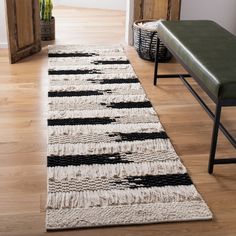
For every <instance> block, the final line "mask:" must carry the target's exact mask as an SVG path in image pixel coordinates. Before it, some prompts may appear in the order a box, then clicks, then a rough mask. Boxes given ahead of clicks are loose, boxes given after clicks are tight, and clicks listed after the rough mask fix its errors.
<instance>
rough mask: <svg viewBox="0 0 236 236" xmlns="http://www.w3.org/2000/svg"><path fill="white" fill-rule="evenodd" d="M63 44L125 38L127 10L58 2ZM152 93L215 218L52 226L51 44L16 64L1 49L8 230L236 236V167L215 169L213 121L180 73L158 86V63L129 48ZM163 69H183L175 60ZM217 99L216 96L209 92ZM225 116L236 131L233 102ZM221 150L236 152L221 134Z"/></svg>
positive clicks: (0, 156)
mask: <svg viewBox="0 0 236 236" xmlns="http://www.w3.org/2000/svg"><path fill="white" fill-rule="evenodd" d="M54 16H55V18H56V27H57V28H56V35H57V36H56V37H57V40H56V42H55V43H56V44H85V43H86V44H120V43H124V42H123V41H124V40H123V39H124V23H125V13H124V12H119V11H105V10H95V9H77V8H63V7H61V8H56V9H55V10H54ZM125 48H126V51H127V55H128V57H129V59H130V61H131V63H132V65H133V66H134V69H135V71H136V73H137V75H138V76H139V78H140V80H141V83H142V85H143V87H144V89H145V90H146V92H147V95H148V97H149V98H150V99H151V102H152V103H153V105H154V106H155V109H156V111H157V113H158V115H159V117H160V119H161V122H162V124H163V125H164V127H165V129H166V131H167V133H168V135H169V136H170V138H171V140H172V142H173V144H174V147H175V149H176V151H177V153H178V154H179V155H180V157H181V159H182V160H183V162H184V164H185V166H186V167H187V169H188V171H189V173H190V175H191V177H192V179H193V182H194V183H195V185H196V187H197V188H198V190H199V191H200V193H201V194H202V196H203V198H204V199H205V200H206V202H207V203H208V205H209V207H210V208H211V210H212V211H213V214H214V220H213V221H198V222H183V223H168V224H153V225H146V226H132V227H128V226H123V227H110V228H99V229H87V230H73V231H62V232H50V233H46V232H45V199H46V142H47V135H46V116H47V114H46V113H47V86H48V80H47V48H46V47H44V48H43V50H42V51H41V52H40V53H38V54H37V55H35V56H32V57H30V58H28V59H25V60H23V61H22V62H20V63H18V64H14V65H10V64H8V57H7V52H6V50H4V49H1V50H0V81H1V87H0V130H1V133H0V235H1V236H10V235H11V236H13V235H22V236H31V235H46V234H50V235H68V236H70V235H81V236H91V235H93V236H98V235H103V236H110V235H112V236H118V235H119V236H120V235H122V236H132V235H136V236H141V235H144V236H154V235H162V236H165V235H171V236H172V235H174V236H179V235H181V236H187V235H188V236H189V235H191V236H194V235H196V236H198V235H201V236H205V235H207V236H213V235H214V236H222V235H225V236H231V235H232V236H233V235H236V224H235V222H236V174H235V173H236V165H224V166H223V165H222V166H217V167H216V168H215V174H214V175H208V174H207V162H208V153H209V147H210V139H211V129H212V121H211V120H210V118H209V117H208V116H207V114H206V113H205V112H204V111H203V109H202V108H201V107H200V105H198V103H197V102H196V101H195V99H194V98H193V97H192V95H191V94H190V93H189V92H188V91H187V89H186V88H185V87H184V85H183V84H182V83H181V81H179V80H178V79H161V80H160V81H159V85H158V87H154V86H153V85H152V75H153V63H151V62H147V61H144V60H141V59H140V58H139V57H138V56H137V54H136V52H135V50H134V49H133V48H132V47H127V46H126V47H125ZM160 70H161V72H163V73H164V72H168V73H172V72H173V73H174V72H179V71H182V68H181V67H180V66H179V65H178V64H176V63H175V62H174V61H172V62H170V63H168V64H162V65H161V66H160ZM201 94H202V95H203V97H204V98H205V99H206V100H207V102H208V104H211V103H210V101H209V99H207V97H206V96H205V95H204V94H203V93H201ZM223 120H224V122H225V123H226V124H227V126H228V127H229V128H230V130H232V131H233V132H234V135H235V134H236V111H235V109H233V108H227V109H224V111H223ZM218 153H219V155H220V154H224V155H233V154H234V155H235V150H234V149H233V148H232V147H231V145H230V144H229V143H228V142H227V141H226V140H225V138H223V136H222V135H221V134H220V142H219V148H218Z"/></svg>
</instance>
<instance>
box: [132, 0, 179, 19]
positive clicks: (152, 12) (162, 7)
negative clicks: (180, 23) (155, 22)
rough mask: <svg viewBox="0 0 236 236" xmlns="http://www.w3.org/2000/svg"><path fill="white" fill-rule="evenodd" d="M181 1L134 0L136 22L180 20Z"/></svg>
mask: <svg viewBox="0 0 236 236" xmlns="http://www.w3.org/2000/svg"><path fill="white" fill-rule="evenodd" d="M180 7H181V0H134V20H141V19H164V20H166V19H168V20H179V16H180Z"/></svg>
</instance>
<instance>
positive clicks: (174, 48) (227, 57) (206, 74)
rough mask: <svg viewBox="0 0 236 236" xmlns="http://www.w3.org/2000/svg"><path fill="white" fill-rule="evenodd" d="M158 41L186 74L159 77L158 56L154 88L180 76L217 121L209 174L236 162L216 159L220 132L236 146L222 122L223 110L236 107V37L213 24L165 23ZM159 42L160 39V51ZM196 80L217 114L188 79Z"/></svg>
mask: <svg viewBox="0 0 236 236" xmlns="http://www.w3.org/2000/svg"><path fill="white" fill-rule="evenodd" d="M158 38H159V39H160V40H161V41H162V42H163V43H164V44H165V46H166V47H167V48H168V49H169V51H170V52H171V53H172V54H173V55H174V56H175V57H176V59H177V60H178V61H179V62H180V63H181V64H182V65H183V67H184V68H185V69H186V70H187V72H188V73H189V74H187V75H158V61H157V57H156V62H155V71H154V85H156V83H157V79H158V78H168V77H171V78H173V77H180V79H182V81H183V82H184V84H185V85H186V86H187V87H188V89H189V90H190V92H192V93H193V95H194V96H195V97H196V98H197V100H198V101H199V102H200V104H201V105H202V106H203V108H204V109H205V110H206V111H207V112H208V114H209V115H210V116H211V118H213V119H214V128H213V134H212V145H211V151H210V158H209V167H208V172H209V173H212V172H213V166H214V164H226V163H236V158H224V159H215V153H216V146H217V137H218V129H219V128H220V129H221V130H222V132H223V133H224V134H225V136H226V137H227V138H228V139H229V141H230V142H231V144H232V145H233V146H234V147H236V141H235V139H234V137H232V135H231V134H230V133H229V132H228V131H227V130H226V128H225V127H224V126H223V125H222V124H221V123H220V115H221V107H222V106H235V105H236V37H235V36H234V35H232V34H231V33H230V32H228V31H226V30H225V29H224V28H222V27H221V26H219V25H218V24H216V23H215V22H213V21H162V22H160V23H159V25H158ZM160 40H157V52H156V55H158V48H159V43H160ZM186 77H193V78H194V79H195V80H196V81H197V82H198V84H199V85H200V86H201V87H202V89H203V90H204V91H205V92H206V93H207V94H208V95H209V97H210V98H211V99H212V100H213V101H214V102H215V103H216V111H215V114H214V113H213V112H211V110H210V109H209V108H208V107H207V105H206V104H205V103H204V101H203V100H202V99H201V97H200V96H199V95H198V94H197V93H196V92H195V91H194V89H193V88H192V87H191V85H190V84H189V83H188V81H187V80H186Z"/></svg>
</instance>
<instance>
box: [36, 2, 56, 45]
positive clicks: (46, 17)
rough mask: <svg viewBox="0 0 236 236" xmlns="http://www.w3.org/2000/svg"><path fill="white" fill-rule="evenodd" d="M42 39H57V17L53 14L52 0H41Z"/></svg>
mask: <svg viewBox="0 0 236 236" xmlns="http://www.w3.org/2000/svg"><path fill="white" fill-rule="evenodd" d="M39 3H40V25H41V39H42V41H49V40H54V39H55V18H54V17H53V16H52V9H53V4H52V0H39Z"/></svg>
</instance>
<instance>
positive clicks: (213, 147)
mask: <svg viewBox="0 0 236 236" xmlns="http://www.w3.org/2000/svg"><path fill="white" fill-rule="evenodd" d="M220 115H221V103H220V101H218V102H217V104H216V111H215V118H214V126H213V132H212V140H211V151H210V157H209V164H208V173H209V174H212V173H213V168H214V164H215V154H216V146H217V140H218V131H219V125H220Z"/></svg>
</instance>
